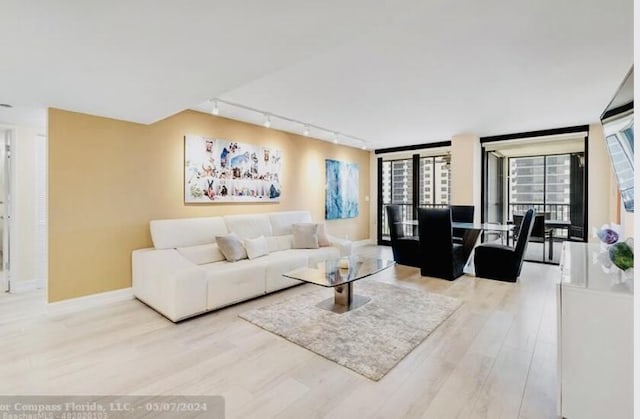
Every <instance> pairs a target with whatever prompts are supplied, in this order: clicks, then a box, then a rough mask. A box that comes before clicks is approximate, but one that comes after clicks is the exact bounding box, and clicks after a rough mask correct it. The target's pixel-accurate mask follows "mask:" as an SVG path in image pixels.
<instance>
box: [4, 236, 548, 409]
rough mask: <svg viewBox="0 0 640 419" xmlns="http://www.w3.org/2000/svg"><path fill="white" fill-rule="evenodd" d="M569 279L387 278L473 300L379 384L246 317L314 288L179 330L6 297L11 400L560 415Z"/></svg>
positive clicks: (116, 307)
mask: <svg viewBox="0 0 640 419" xmlns="http://www.w3.org/2000/svg"><path fill="white" fill-rule="evenodd" d="M358 251H359V253H363V254H368V255H376V254H378V255H382V256H384V257H390V251H389V249H388V248H385V247H377V246H366V247H363V248H359V250H358ZM558 276H559V270H558V267H556V266H550V265H541V264H532V263H525V265H524V268H523V273H522V277H521V280H520V282H519V283H518V284H509V283H503V282H497V281H490V280H484V279H477V278H474V277H470V276H464V277H461V278H459V279H458V280H456V281H453V282H448V281H443V280H439V279H433V278H426V277H421V276H420V274H419V271H418V270H417V269H414V268H409V267H404V266H395V267H394V268H392V269H389V270H387V271H385V272H383V273H381V274H379V275H376V276H375V277H374V278H375V280H379V281H384V282H388V283H393V284H397V285H401V286H405V287H413V288H421V289H424V290H428V291H430V292H434V293H440V294H444V295H448V296H452V297H456V298H460V299H461V300H463V301H464V304H463V305H462V307H461V308H460V309H459V310H457V311H456V312H455V313H454V314H453V315H452V316H451V317H450V318H449V319H447V320H446V321H445V322H444V323H443V324H442V325H440V327H438V328H437V329H436V330H435V331H434V332H433V334H432V335H431V336H429V337H428V338H427V339H426V340H425V341H424V342H423V343H422V344H420V345H419V346H418V347H417V348H416V349H415V350H414V351H413V352H411V353H410V354H409V355H408V356H407V357H406V358H405V359H404V360H403V361H401V362H400V363H399V364H398V365H397V366H396V367H395V368H394V369H393V370H391V372H390V373H389V374H387V376H385V377H384V378H383V379H382V380H380V381H379V382H373V381H370V380H369V379H367V378H365V377H363V376H360V375H358V374H357V373H355V372H353V371H351V370H348V369H346V368H344V367H341V366H339V365H337V364H335V363H333V362H331V361H328V360H326V359H324V358H322V357H320V356H318V355H316V354H314V353H312V352H310V351H307V350H306V349H303V348H301V347H299V346H297V345H295V344H293V343H290V342H288V341H286V340H284V339H282V338H280V337H278V336H276V335H273V334H271V333H269V332H267V331H264V330H262V329H260V328H258V327H256V326H254V325H252V324H250V323H248V322H246V321H244V320H242V319H240V318H239V317H238V314H239V313H241V312H243V311H246V310H249V309H251V308H255V307H260V306H263V305H267V304H270V303H272V302H274V301H277V300H280V299H282V298H286V297H289V296H292V295H296V294H301V293H305V292H307V291H310V290H312V289H313V287H314V286H313V285H302V286H298V287H294V288H292V289H289V290H286V291H283V292H280V293H276V294H273V295H269V296H266V297H263V298H260V299H257V300H253V301H250V302H246V303H242V304H239V305H236V306H233V307H230V308H227V309H223V310H220V311H217V312H214V313H210V314H207V315H204V316H200V317H198V318H195V319H192V320H188V321H185V322H182V323H180V324H178V325H174V324H173V323H171V322H169V321H168V320H166V319H165V318H164V317H162V316H160V315H159V314H157V313H156V312H155V311H153V310H151V309H150V308H148V307H146V306H145V305H143V304H141V303H140V302H138V301H136V300H132V301H125V302H119V303H113V304H111V305H109V306H102V307H97V308H92V309H86V310H83V311H79V312H73V313H66V314H65V313H56V314H53V313H48V312H47V309H46V306H45V304H44V301H43V300H44V296H43V295H42V294H41V293H37V292H32V293H25V294H16V295H10V294H3V295H1V296H0V353H1V354H2V355H1V357H2V359H3V362H2V365H1V367H0V394H3V395H11V394H53V395H57V394H69V395H71V394H85V395H93V394H140V395H146V394H193V395H196V394H197V395H200V394H203V395H222V396H224V397H225V399H226V409H227V418H271V417H277V418H363V419H364V418H433V419H442V418H445V419H447V418H492V419H493V418H521V419H538V418H553V417H556V415H555V404H556V320H555V288H554V282H555V280H556V278H557V277H558ZM370 280H372V279H370ZM356 289H357V283H356ZM327 293H328V296H330V295H331V291H330V290H327Z"/></svg>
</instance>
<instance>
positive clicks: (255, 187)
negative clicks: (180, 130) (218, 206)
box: [184, 135, 282, 204]
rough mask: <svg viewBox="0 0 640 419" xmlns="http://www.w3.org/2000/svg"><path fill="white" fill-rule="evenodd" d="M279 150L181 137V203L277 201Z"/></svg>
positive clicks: (189, 136)
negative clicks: (182, 193)
mask: <svg viewBox="0 0 640 419" xmlns="http://www.w3.org/2000/svg"><path fill="white" fill-rule="evenodd" d="M281 177H282V153H281V152H280V150H277V149H274V148H270V147H262V146H256V145H251V144H243V143H239V142H236V141H230V140H224V139H218V138H206V137H200V136H196V135H187V136H185V137H184V202H185V203H188V204H192V203H219V202H220V203H222V202H278V201H279V200H280V195H281V194H282V191H281V187H280V179H281Z"/></svg>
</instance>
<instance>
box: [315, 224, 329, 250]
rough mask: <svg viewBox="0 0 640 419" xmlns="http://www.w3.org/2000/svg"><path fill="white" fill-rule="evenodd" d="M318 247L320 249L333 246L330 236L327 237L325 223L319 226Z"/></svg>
mask: <svg viewBox="0 0 640 419" xmlns="http://www.w3.org/2000/svg"><path fill="white" fill-rule="evenodd" d="M318 245H319V246H320V247H329V246H331V241H329V236H328V235H327V226H326V225H325V224H324V223H320V224H318Z"/></svg>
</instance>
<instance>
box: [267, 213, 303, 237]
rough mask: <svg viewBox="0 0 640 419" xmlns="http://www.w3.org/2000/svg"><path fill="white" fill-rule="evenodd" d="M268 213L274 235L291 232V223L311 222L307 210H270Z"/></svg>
mask: <svg viewBox="0 0 640 419" xmlns="http://www.w3.org/2000/svg"><path fill="white" fill-rule="evenodd" d="M268 215H269V221H271V228H272V231H273V235H274V236H284V235H288V234H293V230H292V228H291V226H292V225H293V224H297V223H311V222H312V221H311V214H310V213H309V211H285V212H272V213H269V214H268Z"/></svg>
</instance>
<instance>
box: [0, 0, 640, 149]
mask: <svg viewBox="0 0 640 419" xmlns="http://www.w3.org/2000/svg"><path fill="white" fill-rule="evenodd" d="M0 11H2V15H3V31H4V33H5V34H10V35H11V36H4V37H2V39H0V51H1V52H2V54H1V55H0V103H10V104H13V105H14V106H16V107H31V108H39V109H43V108H46V107H58V108H62V109H68V110H73V111H78V112H85V113H90V114H95V115H101V116H107V117H112V118H118V119H124V120H129V121H135V122H139V123H152V122H154V121H157V120H159V119H162V118H165V117H168V116H170V115H172V114H175V113H176V112H179V111H181V110H183V109H187V108H194V107H195V108H198V106H199V105H201V104H203V103H205V105H201V106H202V107H201V108H200V109H202V110H204V109H205V108H206V106H207V105H206V101H207V100H208V99H210V98H214V97H217V98H221V99H224V100H227V101H230V102H235V103H239V104H242V105H245V106H250V107H253V108H256V109H259V110H262V111H265V112H270V113H273V114H276V115H282V116H286V117H288V118H292V119H295V120H299V121H303V122H307V123H310V124H313V125H316V126H319V127H323V128H326V129H328V130H330V131H337V132H339V133H342V135H344V136H345V138H346V137H347V136H354V137H359V138H362V139H365V140H366V142H367V146H368V147H373V148H379V147H389V146H395V145H405V144H415V143H425V142H435V141H442V140H445V139H449V138H450V137H451V136H452V135H455V134H458V133H462V132H473V133H476V134H478V135H497V134H505V133H510V132H521V131H530V130H535V129H548V128H554V127H562V126H570V125H578V124H585V123H589V122H593V121H596V120H597V119H598V117H599V115H600V114H601V113H602V111H603V109H604V108H605V107H606V106H607V104H608V103H609V101H610V100H611V98H612V96H613V94H614V92H615V90H616V89H617V87H618V86H619V85H620V83H621V81H622V79H623V78H624V76H625V74H626V73H627V71H628V70H629V68H630V67H631V65H632V63H633V1H632V0H610V1H607V2H603V1H601V0H567V1H562V2H558V1H555V0H536V1H530V2H512V1H507V0H502V1H497V0H485V1H481V2H480V1H477V0H448V1H446V0H431V1H428V2H426V1H424V2H423V1H417V0H412V1H408V0H395V1H391V0H386V1H382V0H324V1H322V2H302V1H299V0H298V1H293V0H271V1H269V2H265V1H260V0H245V1H241V2H213V1H207V0H191V1H189V2H175V1H171V0H140V1H135V2H131V1H125V0H113V1H109V2H83V1H80V0H58V1H48V2H30V1H20V2H16V1H10V0H0ZM220 110H221V115H223V116H228V117H236V118H238V119H243V118H244V119H251V118H253V119H256V118H257V116H251V117H250V116H248V115H245V116H244V117H240V116H238V115H234V114H233V112H236V113H237V114H240V113H242V112H238V111H237V110H236V111H233V110H231V109H229V110H228V112H229V114H225V113H224V110H223V107H221V109H220ZM245 113H246V112H245ZM253 122H256V123H259V122H257V121H253ZM278 123H282V126H280V127H278ZM273 126H274V128H282V129H285V130H293V131H299V130H300V126H299V124H290V123H289V124H288V125H287V124H286V123H284V122H278V121H277V119H275V118H274V124H273ZM316 134H317V135H318V136H322V135H321V133H319V132H318V133H315V134H314V133H313V132H312V134H311V135H314V136H315V135H316Z"/></svg>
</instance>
